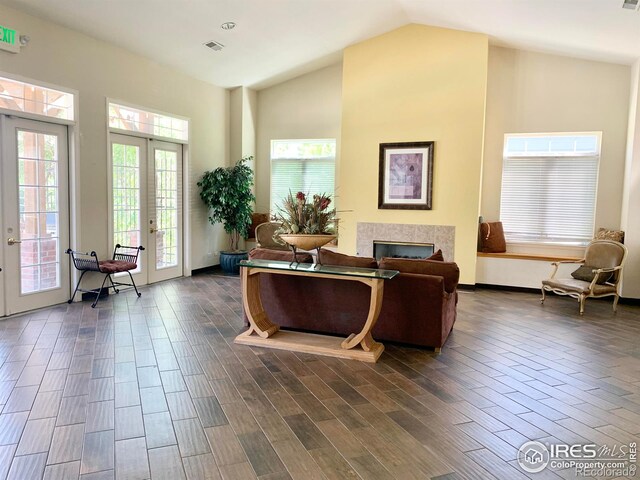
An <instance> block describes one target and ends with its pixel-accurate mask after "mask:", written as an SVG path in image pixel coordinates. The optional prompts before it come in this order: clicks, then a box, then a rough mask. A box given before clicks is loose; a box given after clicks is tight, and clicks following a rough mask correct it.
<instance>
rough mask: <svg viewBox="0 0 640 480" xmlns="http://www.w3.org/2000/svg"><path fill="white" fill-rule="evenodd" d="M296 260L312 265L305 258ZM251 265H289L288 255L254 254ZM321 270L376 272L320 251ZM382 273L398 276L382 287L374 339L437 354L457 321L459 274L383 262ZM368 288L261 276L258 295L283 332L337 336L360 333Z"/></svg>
mask: <svg viewBox="0 0 640 480" xmlns="http://www.w3.org/2000/svg"><path fill="white" fill-rule="evenodd" d="M301 257H302V256H301V255H298V260H300V261H305V262H311V260H312V259H311V256H309V255H307V256H306V257H305V258H301ZM249 258H250V259H256V258H261V259H269V260H285V261H291V253H290V252H278V251H274V250H266V249H260V248H256V249H253V250H252V251H251V252H250V253H249ZM320 260H321V263H323V264H324V265H342V266H357V267H365V268H377V267H378V265H377V263H376V260H375V259H373V258H366V257H351V256H348V255H342V254H339V253H334V252H331V251H329V250H324V249H323V250H321V257H320ZM380 268H384V269H389V270H399V271H400V272H401V273H400V274H399V275H397V276H396V277H395V278H393V279H391V280H387V281H385V285H384V297H383V302H382V310H381V312H380V316H379V318H378V322H377V324H376V325H375V327H374V329H373V338H374V339H376V340H380V341H382V342H384V341H387V342H389V341H390V342H398V343H403V344H410V345H417V346H421V347H432V348H435V349H438V350H439V349H440V348H441V347H442V346H443V345H444V343H445V342H446V340H447V337H448V336H449V333H450V332H451V329H452V328H453V324H454V323H455V321H456V304H457V302H458V293H457V290H456V289H457V285H458V279H459V275H460V272H459V269H458V266H457V265H456V264H455V263H452V262H442V261H435V260H409V259H396V258H383V259H382V260H381V261H380ZM370 291H371V290H370V288H369V287H368V286H367V285H364V284H362V283H359V282H352V281H344V280H333V279H325V278H313V277H298V276H289V275H268V274H267V275H262V274H261V279H260V294H261V297H262V304H263V307H264V309H265V311H266V312H267V315H268V316H269V318H270V319H271V320H272V321H273V322H274V323H277V324H278V325H280V326H281V327H284V328H290V329H296V330H303V331H309V332H318V333H326V334H336V335H348V334H350V333H357V332H359V331H360V330H361V329H362V327H363V325H364V320H365V319H366V317H367V313H368V311H369V301H370Z"/></svg>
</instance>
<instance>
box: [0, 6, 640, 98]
mask: <svg viewBox="0 0 640 480" xmlns="http://www.w3.org/2000/svg"><path fill="white" fill-rule="evenodd" d="M0 3H2V4H5V5H7V6H10V7H13V8H17V9H19V10H23V11H26V12H27V13H31V14H33V15H36V16H38V17H41V18H44V19H47V20H50V21H52V22H55V23H58V24H61V25H64V26H66V27H69V28H71V29H74V30H78V31H80V32H83V33H85V34H87V35H90V36H92V37H95V38H98V39H101V40H104V41H107V42H110V43H112V44H115V45H118V46H121V47H124V48H126V49H128V50H131V51H133V52H136V53H138V54H140V55H143V56H145V57H148V58H150V59H152V60H154V61H157V62H159V63H163V64H166V65H169V66H172V67H174V68H176V69H178V70H181V71H183V72H184V73H186V74H188V75H191V76H193V77H196V78H199V79H201V80H204V81H207V82H210V83H213V84H215V85H220V86H223V87H235V86H240V85H244V86H249V87H254V88H262V87H265V86H267V85H271V84H274V83H276V82H278V81H281V80H285V79H288V78H292V77H294V76H296V75H299V74H302V73H305V72H307V71H311V70H313V69H316V68H319V67H322V66H325V65H329V64H331V63H334V62H336V61H338V60H339V59H340V58H341V55H342V50H343V49H344V48H345V47H347V46H348V45H351V44H353V43H357V42H359V41H362V40H364V39H367V38H370V37H372V36H375V35H379V34H381V33H384V32H387V31H390V30H393V29H395V28H397V27H400V26H402V25H405V24H407V23H420V24H425V25H434V26H440V27H447V28H453V29H460V30H467V31H473V32H482V33H486V34H487V35H489V38H490V41H491V42H492V43H493V44H497V45H503V46H511V47H518V48H524V49H530V50H537V51H543V52H550V53H558V54H566V55H571V56H576V57H582V58H589V59H594V60H602V61H608V62H614V63H629V64H630V63H633V62H634V61H635V60H636V59H638V58H640V12H638V11H636V10H628V9H623V8H622V3H623V0H55V1H43V0H0ZM228 21H232V22H235V23H236V24H237V26H236V27H235V28H234V29H232V30H223V29H221V28H220V25H221V24H222V23H223V22H228ZM21 33H25V34H28V33H29V32H21ZM211 40H214V41H217V42H219V43H221V44H223V45H224V48H223V49H222V50H220V51H213V50H211V49H209V48H207V47H205V46H203V44H204V43H206V42H208V41H211Z"/></svg>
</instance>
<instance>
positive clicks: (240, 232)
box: [198, 156, 256, 275]
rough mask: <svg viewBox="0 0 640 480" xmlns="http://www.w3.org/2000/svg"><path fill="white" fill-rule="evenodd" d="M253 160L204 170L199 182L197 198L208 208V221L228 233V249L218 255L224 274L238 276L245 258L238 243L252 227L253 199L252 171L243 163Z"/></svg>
mask: <svg viewBox="0 0 640 480" xmlns="http://www.w3.org/2000/svg"><path fill="white" fill-rule="evenodd" d="M252 159H253V157H251V156H248V157H244V158H242V159H240V160H239V161H238V162H236V164H235V165H234V166H233V167H227V168H224V167H218V168H216V169H215V170H213V171H207V172H205V173H204V175H203V176H202V179H201V180H200V181H199V182H198V187H200V198H202V200H203V201H204V203H205V204H206V205H207V207H209V221H210V222H211V223H212V224H216V223H222V224H223V225H224V231H225V232H227V233H228V234H229V250H227V251H222V252H220V266H221V267H222V270H223V271H224V272H225V273H231V274H236V275H237V274H238V273H239V271H240V265H239V264H240V260H243V259H246V258H247V251H246V250H239V249H238V242H239V240H240V238H241V237H245V236H246V234H247V230H248V229H249V226H250V225H251V213H252V208H251V204H252V203H253V202H254V201H255V199H256V198H255V196H254V195H253V193H252V192H251V186H252V185H253V171H252V170H251V168H250V167H249V166H248V165H247V164H246V162H248V161H250V160H252Z"/></svg>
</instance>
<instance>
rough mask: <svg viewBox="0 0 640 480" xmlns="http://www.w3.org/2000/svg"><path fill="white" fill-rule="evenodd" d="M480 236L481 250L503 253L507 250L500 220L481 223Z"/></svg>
mask: <svg viewBox="0 0 640 480" xmlns="http://www.w3.org/2000/svg"><path fill="white" fill-rule="evenodd" d="M480 237H481V238H480V240H481V242H482V247H481V248H482V250H481V251H482V252H484V253H504V252H506V251H507V242H506V240H505V239H504V228H503V227H502V222H489V223H481V224H480Z"/></svg>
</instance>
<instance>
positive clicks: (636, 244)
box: [621, 60, 640, 298]
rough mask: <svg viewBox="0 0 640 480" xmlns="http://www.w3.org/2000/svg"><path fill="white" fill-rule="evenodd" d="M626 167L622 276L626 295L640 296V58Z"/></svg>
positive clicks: (635, 69)
mask: <svg viewBox="0 0 640 480" xmlns="http://www.w3.org/2000/svg"><path fill="white" fill-rule="evenodd" d="M625 167H626V168H625V171H626V175H625V186H624V187H625V188H624V200H623V205H622V221H621V227H622V228H623V229H624V230H625V232H626V236H625V244H626V245H627V248H628V249H629V256H628V257H627V261H626V266H625V270H624V275H623V277H622V296H623V297H629V298H640V216H639V215H638V212H639V211H640V60H639V61H637V62H636V63H635V65H634V66H633V73H632V76H631V101H630V102H629V138H628V140H627V159H626V165H625Z"/></svg>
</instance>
